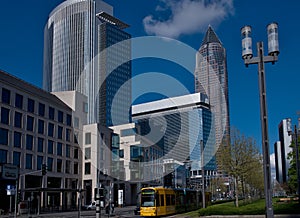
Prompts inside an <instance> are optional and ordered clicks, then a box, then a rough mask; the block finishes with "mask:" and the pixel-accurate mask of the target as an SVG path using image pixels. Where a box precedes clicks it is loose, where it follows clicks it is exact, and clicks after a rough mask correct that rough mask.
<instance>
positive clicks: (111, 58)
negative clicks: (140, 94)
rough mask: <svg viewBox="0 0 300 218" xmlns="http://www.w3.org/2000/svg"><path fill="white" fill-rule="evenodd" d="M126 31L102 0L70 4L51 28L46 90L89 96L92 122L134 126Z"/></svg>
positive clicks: (52, 16)
mask: <svg viewBox="0 0 300 218" xmlns="http://www.w3.org/2000/svg"><path fill="white" fill-rule="evenodd" d="M126 27H128V25H127V24H125V23H123V22H122V21H120V20H118V19H117V18H115V17H113V7H112V6H111V5H109V4H107V3H105V2H103V1H101V0H66V1H64V2H63V3H61V4H60V5H58V6H57V7H56V8H55V9H54V10H53V11H52V12H51V14H50V16H49V19H48V22H47V24H46V26H45V30H44V69H43V74H44V75H43V88H44V89H45V90H47V91H49V92H57V91H71V90H76V91H79V92H80V93H82V94H84V95H86V96H87V97H88V104H87V105H86V106H84V107H83V108H84V110H87V112H88V123H96V122H97V123H100V124H101V125H103V126H112V125H119V124H124V123H128V122H130V114H129V108H130V104H131V83H130V82H126V81H130V78H131V62H130V58H131V44H130V40H128V39H130V38H131V36H130V35H129V34H128V33H126V32H125V31H124V29H125V28H126ZM121 41H124V43H121V45H119V46H112V45H114V44H116V43H119V42H121ZM111 46H112V47H111ZM121 87H122V92H121V91H120V92H119V89H120V88H121ZM116 93H118V99H117V101H114V98H115V95H116ZM127 105H128V107H127V108H125V106H127ZM112 110H113V111H112ZM112 113H113V114H114V115H115V116H116V118H115V119H113V117H112V115H111V114H112Z"/></svg>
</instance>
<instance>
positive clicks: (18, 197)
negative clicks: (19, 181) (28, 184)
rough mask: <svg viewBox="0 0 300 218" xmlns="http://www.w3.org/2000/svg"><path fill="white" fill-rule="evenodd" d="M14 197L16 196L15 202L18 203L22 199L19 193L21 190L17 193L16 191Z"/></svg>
mask: <svg viewBox="0 0 300 218" xmlns="http://www.w3.org/2000/svg"><path fill="white" fill-rule="evenodd" d="M16 195H17V196H16V197H17V203H20V202H21V201H22V195H21V192H20V191H18V192H17V193H16Z"/></svg>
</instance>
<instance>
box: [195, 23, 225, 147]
mask: <svg viewBox="0 0 300 218" xmlns="http://www.w3.org/2000/svg"><path fill="white" fill-rule="evenodd" d="M195 91H196V92H201V93H205V94H206V95H207V96H208V99H209V103H210V105H211V111H212V113H213V114H214V119H215V121H214V123H215V134H216V146H217V147H216V149H217V148H218V146H219V145H220V144H221V143H229V128H230V127H229V105H228V103H229V102H228V75H227V66H226V51H225V48H224V47H223V45H222V43H221V41H220V40H219V38H218V37H217V35H216V33H215V32H214V30H213V29H212V27H211V26H209V27H208V29H207V32H206V35H205V37H204V39H203V42H202V44H201V46H200V49H199V50H198V52H197V54H196V69H195Z"/></svg>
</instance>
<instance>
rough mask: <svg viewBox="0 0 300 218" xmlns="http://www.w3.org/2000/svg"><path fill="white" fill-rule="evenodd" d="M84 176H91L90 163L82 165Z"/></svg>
mask: <svg viewBox="0 0 300 218" xmlns="http://www.w3.org/2000/svg"><path fill="white" fill-rule="evenodd" d="M84 174H85V175H89V174H91V163H85V164H84Z"/></svg>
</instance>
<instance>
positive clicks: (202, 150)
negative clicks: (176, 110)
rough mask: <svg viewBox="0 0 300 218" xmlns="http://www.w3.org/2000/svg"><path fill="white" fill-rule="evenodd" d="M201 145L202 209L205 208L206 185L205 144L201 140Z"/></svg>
mask: <svg viewBox="0 0 300 218" xmlns="http://www.w3.org/2000/svg"><path fill="white" fill-rule="evenodd" d="M200 145H201V174H202V208H205V185H204V182H205V181H204V144H203V141H202V140H200Z"/></svg>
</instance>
